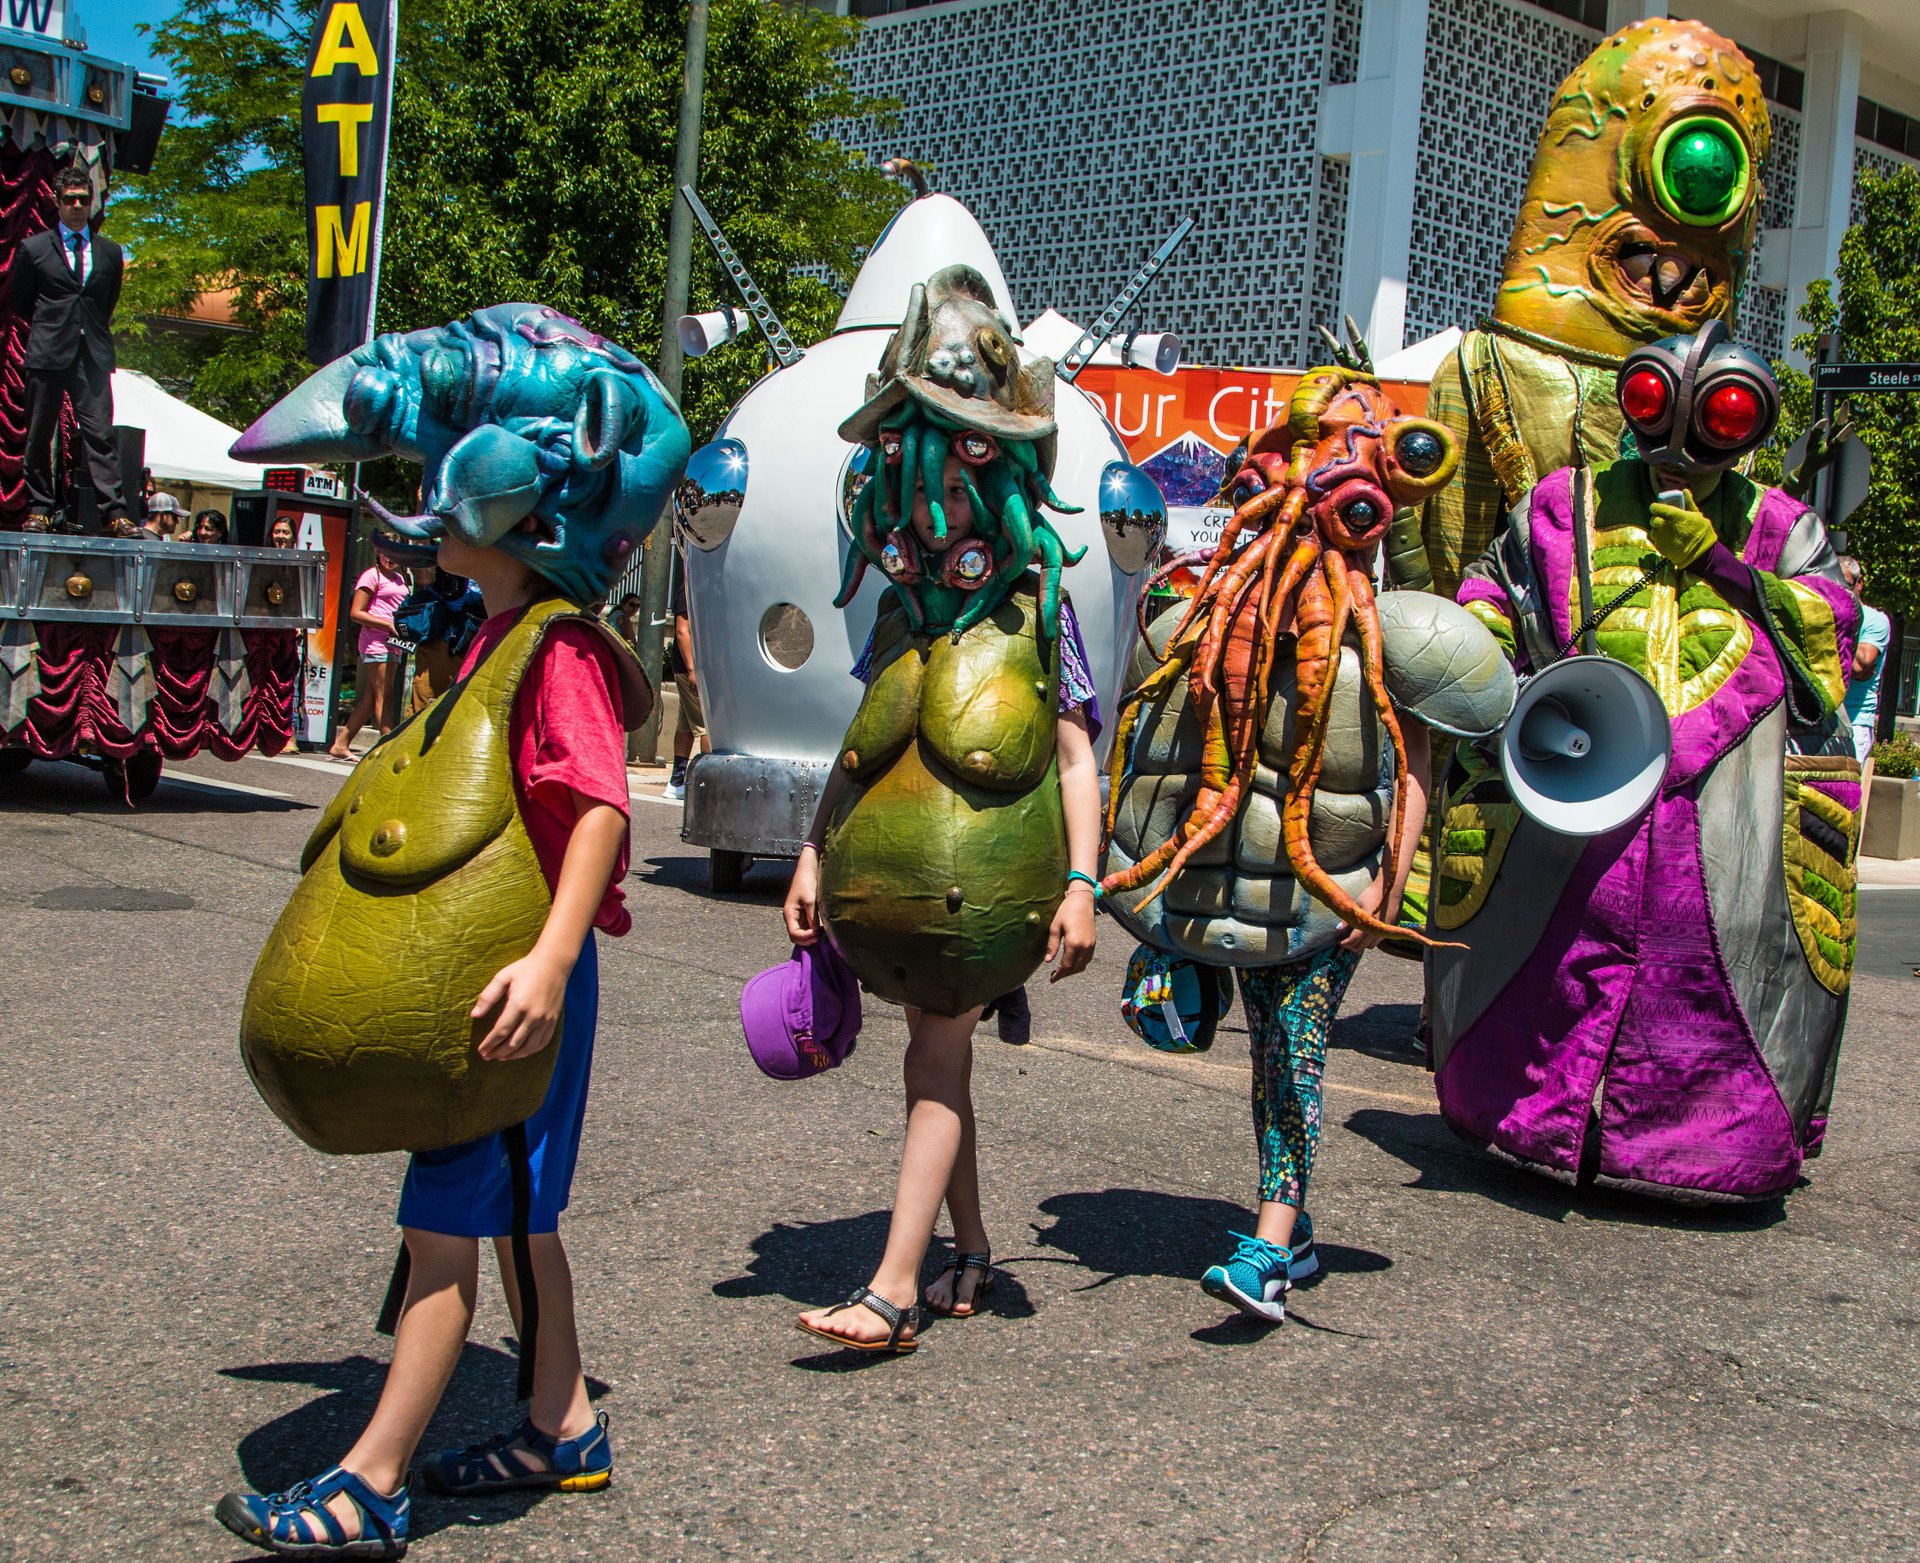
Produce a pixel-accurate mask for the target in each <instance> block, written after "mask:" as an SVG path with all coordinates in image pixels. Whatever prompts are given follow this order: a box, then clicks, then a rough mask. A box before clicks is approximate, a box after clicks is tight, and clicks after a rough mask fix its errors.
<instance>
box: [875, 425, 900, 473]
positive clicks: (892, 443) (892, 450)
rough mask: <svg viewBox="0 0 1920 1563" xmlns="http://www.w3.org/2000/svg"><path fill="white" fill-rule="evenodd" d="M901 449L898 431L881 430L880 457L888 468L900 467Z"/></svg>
mask: <svg viewBox="0 0 1920 1563" xmlns="http://www.w3.org/2000/svg"><path fill="white" fill-rule="evenodd" d="M901 448H902V442H901V439H900V431H899V430H898V429H882V430H881V431H880V456H881V459H882V460H884V461H885V462H886V464H887V465H888V466H889V467H897V466H899V465H900V452H901Z"/></svg>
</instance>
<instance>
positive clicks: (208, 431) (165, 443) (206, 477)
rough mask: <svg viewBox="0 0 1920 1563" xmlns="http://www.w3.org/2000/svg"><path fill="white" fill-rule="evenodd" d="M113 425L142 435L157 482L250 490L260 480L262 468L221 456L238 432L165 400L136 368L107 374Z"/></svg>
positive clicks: (263, 476)
mask: <svg viewBox="0 0 1920 1563" xmlns="http://www.w3.org/2000/svg"><path fill="white" fill-rule="evenodd" d="M113 421H114V422H115V423H118V424H128V425H131V426H132V427H133V428H136V429H145V430H146V431H147V467H148V470H150V471H151V472H152V473H153V475H154V477H155V479H157V480H158V481H159V482H161V483H191V484H193V485H194V486H196V487H198V488H213V489H220V488H224V489H253V488H260V487H261V486H262V485H263V484H264V483H265V481H266V470H267V469H266V468H265V467H256V466H253V465H252V464H250V463H248V462H244V461H235V460H234V459H233V458H232V457H231V456H229V455H228V454H227V447H228V446H229V445H231V444H232V443H233V442H234V441H235V440H237V439H239V438H240V431H239V430H238V429H231V428H228V427H227V425H226V424H224V423H222V422H221V421H220V420H219V419H218V418H215V417H212V416H211V415H209V414H207V413H204V412H202V411H200V409H199V408H197V407H190V406H188V405H187V404H186V403H185V402H183V401H181V400H180V399H179V398H178V397H177V396H169V395H168V394H167V393H166V392H165V391H163V390H161V389H160V387H159V385H158V384H157V383H155V382H154V381H153V380H151V379H149V378H148V377H147V376H146V375H143V374H141V373H139V372H138V371H136V370H132V369H116V370H114V372H113Z"/></svg>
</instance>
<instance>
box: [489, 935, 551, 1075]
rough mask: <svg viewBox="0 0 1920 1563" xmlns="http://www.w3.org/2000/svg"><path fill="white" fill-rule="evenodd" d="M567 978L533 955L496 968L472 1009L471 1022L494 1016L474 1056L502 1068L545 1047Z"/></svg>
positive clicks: (540, 957) (547, 960)
mask: <svg viewBox="0 0 1920 1563" xmlns="http://www.w3.org/2000/svg"><path fill="white" fill-rule="evenodd" d="M568 975H569V968H568V967H566V966H563V965H561V964H560V963H559V962H557V961H555V960H553V959H552V958H551V957H548V956H543V955H541V954H540V952H539V951H538V950H535V951H534V952H533V953H532V954H531V955H527V956H523V957H522V958H521V959H520V960H517V961H514V962H513V963H512V964H511V965H508V966H502V967H501V968H500V970H499V972H498V974H497V975H496V976H495V977H494V979H493V981H492V982H490V983H488V984H487V986H486V990H485V991H484V992H483V993H481V995H480V998H479V1002H477V1003H476V1004H475V1005H474V1006H473V1018H474V1019H475V1020H484V1019H485V1018H486V1017H487V1016H488V1015H490V1014H492V1015H493V1016H494V1021H493V1028H492V1029H491V1030H490V1031H488V1032H487V1034H486V1035H485V1036H484V1037H482V1038H481V1039H480V1047H479V1052H480V1056H481V1057H482V1058H484V1059H486V1060H487V1061H488V1062H489V1063H495V1064H498V1063H504V1062H505V1061H506V1060H508V1059H510V1058H527V1057H529V1056H531V1055H532V1054H534V1053H537V1052H539V1051H540V1049H541V1048H543V1047H545V1046H546V1045H547V1044H548V1043H549V1042H551V1041H552V1040H553V1028H554V1026H555V1025H556V1024H557V1023H558V1022H559V1019H560V1001H561V999H562V997H563V996H564V995H565V994H566V991H567V977H568ZM496 1011H497V1012H498V1013H497V1014H496V1013H495V1012H496Z"/></svg>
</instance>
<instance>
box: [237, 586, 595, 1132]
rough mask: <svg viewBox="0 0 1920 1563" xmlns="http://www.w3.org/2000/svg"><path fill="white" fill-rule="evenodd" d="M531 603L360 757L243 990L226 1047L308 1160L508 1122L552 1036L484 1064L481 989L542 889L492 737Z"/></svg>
mask: <svg viewBox="0 0 1920 1563" xmlns="http://www.w3.org/2000/svg"><path fill="white" fill-rule="evenodd" d="M569 619H575V620H584V621H585V622H588V623H592V622H594V621H593V620H592V619H591V618H590V617H588V616H587V615H584V614H582V613H581V612H580V610H579V609H578V608H577V607H575V606H574V605H573V604H571V603H569V602H567V601H565V600H564V599H559V598H550V599H547V600H546V601H543V602H539V603H535V604H534V605H533V606H532V607H530V608H528V609H527V611H526V612H525V613H524V614H523V615H522V616H521V618H520V621H519V622H518V623H517V624H515V625H514V626H513V628H512V629H510V630H509V631H508V632H507V634H506V636H505V638H504V639H502V641H501V642H500V644H499V645H498V646H496V647H495V648H494V649H493V651H492V652H491V654H489V655H488V656H487V658H486V659H485V660H484V661H483V662H482V663H481V664H480V666H479V667H477V668H476V669H475V670H474V671H473V672H472V673H471V674H470V675H469V676H468V677H466V678H465V679H462V680H460V681H459V682H457V683H455V684H454V685H453V687H452V688H450V689H449V690H447V692H446V693H445V694H443V695H442V696H441V697H440V698H439V699H438V700H436V701H435V702H434V703H433V704H432V705H431V706H429V707H428V708H427V709H426V710H425V711H423V712H421V713H420V715H419V716H417V717H415V718H413V719H412V720H411V721H409V722H407V723H406V724H405V725H404V726H402V727H400V728H397V729H396V730H395V731H394V732H393V734H392V735H391V736H389V737H388V738H386V739H385V740H383V741H382V742H381V743H379V744H378V745H376V746H375V747H374V748H373V749H372V750H370V751H369V752H368V753H367V755H366V757H365V758H364V759H362V760H361V762H360V764H359V766H358V767H357V768H356V769H355V771H354V773H353V775H352V776H351V777H349V778H348V780H347V783H346V785H345V786H343V787H342V788H341V789H340V792H339V794H338V795H337V796H336V797H335V798H334V800H333V802H332V803H331V804H329V805H328V807H327V810H326V812H325V813H324V814H323V815H322V816H321V819H320V823H319V825H318V826H317V827H316V828H315V830H314V832H313V835H312V837H311V838H310V839H309V840H308V842H307V846H306V850H305V852H304V853H303V854H302V856H301V860H300V867H301V879H300V883H299V886H298V887H297V888H296V889H295V891H294V893H293V898H292V900H290V901H289V902H288V903H287V907H286V910H285V911H283V912H282V913H281V914H280V920H279V921H278V922H277V923H276V924H275V925H274V929H273V932H272V934H271V935H269V937H268V939H267V943H266V948H265V949H264V950H262V951H261V954H260V959H259V962H258V964H257V965H256V966H255V967H254V972H253V979H252V981H251V982H250V983H249V984H248V986H247V998H246V1005H245V1008H244V1010H243V1011H242V1014H241V1021H240V1050H241V1055H242V1057H243V1058H244V1059H245V1060H246V1065H247V1073H248V1075H249V1076H250V1077H251V1078H252V1080H253V1083H254V1085H255V1086H256V1087H257V1088H258V1090H259V1092H260V1094H261V1096H262V1097H263V1098H265V1100H266V1102H267V1105H268V1106H270V1107H271V1108H272V1109H273V1110H274V1112H275V1113H277V1114H278V1115H279V1117H280V1118H281V1120H282V1121H283V1122H284V1123H285V1124H286V1125H287V1127H288V1128H290V1129H292V1130H293V1132H294V1133H295V1134H297V1135H299V1136H300V1138H301V1139H303V1140H305V1141H306V1142H307V1144H309V1145H311V1146H313V1147H314V1148H315V1149H316V1150H321V1151H326V1152H329V1153H331V1154H335V1155H342V1154H361V1153H368V1152H376V1151H395V1150H408V1151H427V1150H439V1149H442V1148H444V1147H446V1146H450V1145H458V1144H461V1143H463V1142H465V1141H467V1140H473V1139H478V1138H479V1137H480V1136H482V1135H485V1134H491V1133H493V1132H495V1131H496V1130H500V1129H504V1128H507V1127H508V1126H510V1125H512V1124H516V1123H520V1122H522V1121H524V1120H525V1119H526V1118H528V1117H529V1116H531V1115H532V1113H533V1112H534V1111H535V1110H536V1109H537V1108H538V1107H539V1106H540V1103H541V1101H542V1100H543V1099H544V1098H545V1096H546V1092H547V1086H548V1083H549V1081H550V1079H551V1077H552V1074H553V1065H554V1058H555V1055H556V1052H557V1049H558V1046H559V1042H558V1038H559V1035H560V1032H559V1031H558V1030H557V1029H556V1032H555V1042H554V1044H553V1045H552V1046H549V1047H545V1048H542V1049H541V1050H540V1051H539V1052H538V1053H535V1054H533V1055H531V1056H530V1057H526V1058H520V1059H513V1060H509V1061H505V1062H486V1061H483V1060H482V1059H481V1058H480V1056H479V1054H478V1053H477V1052H476V1051H475V1044H476V1043H477V1042H478V1041H479V1040H480V1038H481V1037H482V1036H483V1035H485V1031H486V1025H487V1023H486V1022H478V1021H474V1020H473V1019H471V1018H470V1012H471V1010H472V1008H473V1004H474V1001H475V1000H476V999H477V998H478V997H479V996H480V993H481V990H482V989H484V988H485V987H486V985H487V984H488V983H489V982H490V981H492V980H493V977H494V975H495V974H496V973H497V972H499V970H500V969H501V968H502V967H503V966H506V965H508V964H509V963H511V962H513V961H516V960H519V959H520V958H521V957H523V956H524V955H526V954H527V953H528V952H529V951H530V950H531V949H532V948H533V946H534V943H535V942H536V941H537V940H538V939H539V937H540V932H541V929H542V928H543V927H544V926H545V924H546V920H547V914H548V912H549V910H550V909H551V906H552V897H551V894H550V893H549V891H548V888H547V882H546V878H545V876H544V875H543V874H542V873H541V871H540V864H539V860H538V859H537V858H536V857H535V855H534V850H533V844H532V842H531V841H530V840H529V838H528V836H527V830H526V826H525V825H524V823H522V821H521V818H520V809H519V803H518V800H517V797H516V794H515V791H514V786H513V768H512V756H511V753H510V751H509V748H508V728H509V724H510V722H511V720H512V715H513V702H514V697H515V695H516V694H517V693H518V691H519V688H520V683H521V679H522V678H523V677H524V675H525V673H526V671H527V668H528V667H529V666H530V665H531V663H532V661H533V657H534V653H535V652H536V651H537V650H538V649H539V646H540V643H541V640H542V639H543V638H544V636H545V634H546V632H547V630H548V629H549V628H550V627H551V626H552V625H554V624H556V623H559V622H562V621H564V620H569Z"/></svg>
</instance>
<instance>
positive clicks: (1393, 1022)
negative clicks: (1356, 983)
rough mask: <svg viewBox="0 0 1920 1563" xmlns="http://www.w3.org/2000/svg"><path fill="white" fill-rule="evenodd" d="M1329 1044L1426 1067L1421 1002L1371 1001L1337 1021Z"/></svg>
mask: <svg viewBox="0 0 1920 1563" xmlns="http://www.w3.org/2000/svg"><path fill="white" fill-rule="evenodd" d="M1327 1045H1328V1046H1329V1047H1337V1048H1345V1049H1346V1050H1347V1051H1348V1052H1352V1053H1364V1054H1366V1056H1367V1057H1368V1058H1377V1059H1380V1060H1381V1061H1382V1062H1384V1063H1389V1064H1413V1065H1415V1066H1417V1067H1419V1068H1421V1069H1424V1068H1426V1064H1427V1050H1426V1048H1425V1046H1424V1045H1422V1043H1421V1041H1420V1006H1419V1005H1418V1004H1369V1005H1368V1006H1367V1007H1366V1008H1365V1009H1363V1010H1358V1011H1356V1012H1355V1013H1353V1014H1351V1015H1342V1016H1341V1017H1340V1018H1339V1019H1337V1020H1336V1021H1334V1023H1333V1030H1332V1032H1331V1034H1330V1035H1329V1036H1328V1038H1327Z"/></svg>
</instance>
